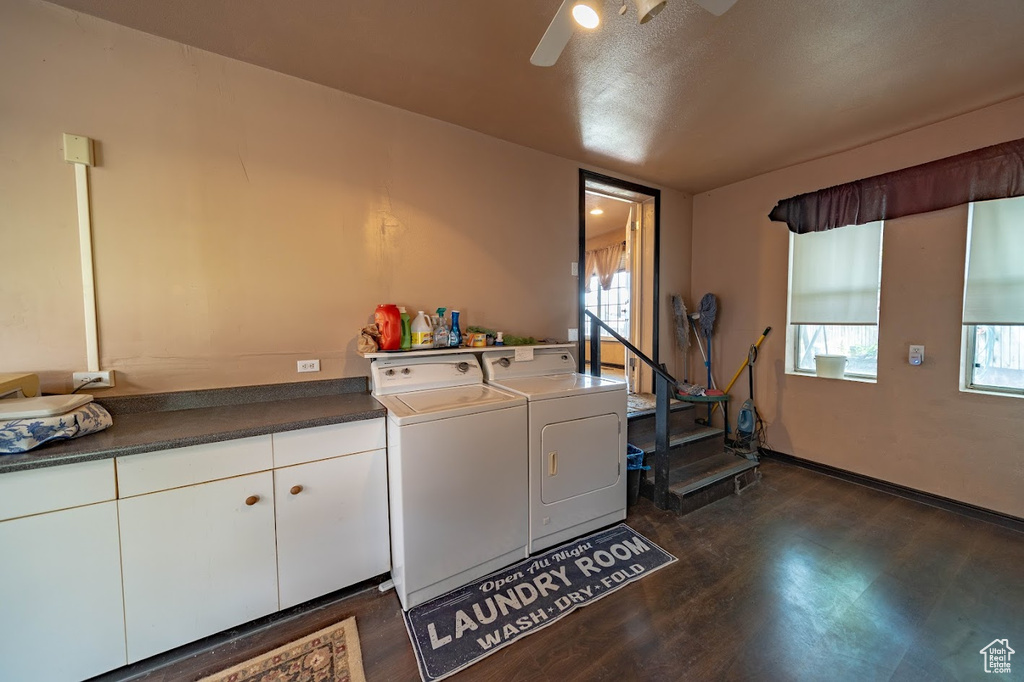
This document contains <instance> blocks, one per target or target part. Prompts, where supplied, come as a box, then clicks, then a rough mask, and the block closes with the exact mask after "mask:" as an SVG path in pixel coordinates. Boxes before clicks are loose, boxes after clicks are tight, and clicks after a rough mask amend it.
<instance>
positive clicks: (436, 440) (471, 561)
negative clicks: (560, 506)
mask: <svg viewBox="0 0 1024 682" xmlns="http://www.w3.org/2000/svg"><path fill="white" fill-rule="evenodd" d="M370 374H371V377H372V381H373V394H374V396H375V397H376V398H377V400H378V401H379V402H380V403H381V404H383V405H384V406H385V407H386V408H387V411H388V416H387V435H388V498H389V507H390V513H391V565H392V566H391V577H392V579H393V580H394V582H395V589H396V591H397V592H398V598H399V600H400V601H401V603H402V607H403V608H404V609H410V608H412V607H413V606H416V605H417V604H421V603H423V602H425V601H428V600H430V599H433V598H434V597H437V596H439V595H441V594H444V593H445V592H448V591H449V590H453V589H455V588H456V587H461V586H462V585H465V584H467V583H470V582H472V581H473V580H476V579H477V578H480V577H482V576H484V575H487V574H488V573H491V572H492V571H496V570H498V569H500V568H503V567H505V566H508V565H509V564H512V563H515V562H517V561H520V560H522V559H524V558H525V557H526V556H528V551H527V541H528V536H529V512H528V509H529V492H528V484H527V462H526V457H525V455H524V453H525V452H526V449H527V433H526V422H527V415H526V409H527V408H526V399H525V398H524V397H523V396H519V395H516V394H513V393H510V392H507V391H503V390H501V389H499V388H496V387H494V386H488V385H486V384H484V382H483V373H482V371H481V369H480V364H479V361H478V360H477V358H476V357H475V356H474V355H471V354H461V355H460V354H445V355H429V356H426V357H405V358H402V357H395V358H381V359H377V360H374V362H373V364H372V365H371V369H370Z"/></svg>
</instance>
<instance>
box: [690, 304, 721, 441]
mask: <svg viewBox="0 0 1024 682" xmlns="http://www.w3.org/2000/svg"><path fill="white" fill-rule="evenodd" d="M717 314H718V301H717V300H716V299H715V295H714V294H704V297H703V298H701V299H700V311H699V312H698V313H697V321H698V324H700V329H701V331H702V332H704V340H705V341H707V342H708V351H707V354H706V355H705V353H704V348H703V346H701V343H700V334H699V333H697V330H696V329H694V330H693V332H694V335H695V336H696V337H697V346H698V347H699V348H700V354H701V356H702V357H703V358H704V366H705V367H707V368H708V389H709V390H710V389H712V388H713V389H714V390H716V391H717V390H718V386H716V385H715V378H714V377H713V376H711V330H712V328H713V327H714V326H715V315H717ZM707 423H708V424H709V425H710V424H711V405H710V403H709V404H708V421H707Z"/></svg>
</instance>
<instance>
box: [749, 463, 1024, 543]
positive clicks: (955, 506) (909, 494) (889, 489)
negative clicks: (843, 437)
mask: <svg viewBox="0 0 1024 682" xmlns="http://www.w3.org/2000/svg"><path fill="white" fill-rule="evenodd" d="M760 452H761V455H762V456H763V457H767V458H768V459H774V460H777V461H779V462H785V463H786V464H794V465H796V466H799V467H803V468H804V469H810V470H811V471H817V472H818V473H821V474H825V475H826V476H832V477H833V478H838V479H841V480H843V481H849V482H850V483H856V484H858V485H862V486H864V487H866V488H873V489H874V490H880V491H882V492H885V493H889V494H890V495H896V496H897V497H902V498H905V499H908V500H913V501H915V502H920V503H921V504H927V505H928V506H930V507H938V508H939V509H945V510H946V511H951V512H954V513H956V514H960V515H962V516H968V517H970V518H972V519H978V520H979V521H987V522H988V523H994V524H996V525H997V526H1002V527H1003V528H1009V529H1010V530H1015V531H1017V532H1018V533H1024V519H1022V518H1019V517H1017V516H1011V515H1010V514H1003V513H1002V512H997V511H992V510H991V509H985V508H984V507H977V506H975V505H973V504H968V503H966V502H960V501H958V500H953V499H950V498H948V497H942V496H941V495H934V494H932V493H926V492H924V491H922V490H916V489H914V488H908V487H906V486H903V485H899V484H897V483H890V482H889V481H883V480H882V479H880V478H872V477H871V476H865V475H863V474H857V473H854V472H852V471H847V470H846V469H840V468H838V467H834V466H829V465H828V464H821V463H820V462H812V461H811V460H809V459H803V458H802V457H796V456H794V455H787V454H786V453H784V452H778V451H777V450H771V449H769V448H760Z"/></svg>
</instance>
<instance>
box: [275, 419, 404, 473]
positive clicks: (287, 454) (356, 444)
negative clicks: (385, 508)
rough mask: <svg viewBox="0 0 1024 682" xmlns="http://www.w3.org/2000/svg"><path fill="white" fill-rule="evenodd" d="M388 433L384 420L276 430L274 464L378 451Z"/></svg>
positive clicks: (297, 462) (298, 462)
mask: <svg viewBox="0 0 1024 682" xmlns="http://www.w3.org/2000/svg"><path fill="white" fill-rule="evenodd" d="M385 434H386V430H385V427H384V420H383V419H367V420H365V421H358V422H346V423H344V424H331V425H329V426H317V427H314V428H311V429H300V430H298V431H284V432H282V433H275V434H273V436H274V466H276V467H284V466H291V465H292V464H302V463H303V462H312V461H315V460H318V459H328V458H330V457H338V456H340V455H351V454H353V453H356V452H366V451H367V450H377V449H380V448H383V447H384V446H385V444H386V443H387V438H386V435H385Z"/></svg>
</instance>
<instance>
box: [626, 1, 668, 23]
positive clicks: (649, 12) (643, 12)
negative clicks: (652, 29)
mask: <svg viewBox="0 0 1024 682" xmlns="http://www.w3.org/2000/svg"><path fill="white" fill-rule="evenodd" d="M665 3H666V0H633V4H634V5H636V16H637V18H638V19H639V20H640V23H641V24H646V23H647V22H648V21H650V20H651V19H653V18H654V17H656V16H658V13H659V12H661V10H663V9H665Z"/></svg>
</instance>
